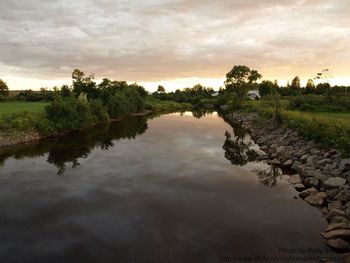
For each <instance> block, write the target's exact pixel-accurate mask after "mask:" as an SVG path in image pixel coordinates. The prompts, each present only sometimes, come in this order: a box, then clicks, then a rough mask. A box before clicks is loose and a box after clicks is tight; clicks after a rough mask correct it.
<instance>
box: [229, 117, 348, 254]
mask: <svg viewBox="0 0 350 263" xmlns="http://www.w3.org/2000/svg"><path fill="white" fill-rule="evenodd" d="M226 118H227V120H228V121H229V122H231V123H238V124H240V125H242V126H243V128H245V129H246V130H247V131H248V132H249V133H250V134H251V136H252V138H253V140H254V141H255V142H256V143H257V144H258V145H259V146H260V148H261V150H262V151H264V152H265V153H266V154H267V155H268V157H269V158H268V163H269V164H271V165H276V166H280V167H282V168H285V169H289V170H291V171H292V175H291V176H290V182H291V183H292V184H294V186H295V188H296V189H297V190H298V191H299V192H300V194H299V197H300V198H302V199H304V200H305V201H306V202H308V203H309V204H310V205H313V206H316V207H318V208H319V209H320V210H321V211H322V213H323V214H324V216H325V217H326V218H327V221H328V227H327V229H326V230H325V232H324V233H322V234H321V235H322V236H323V237H324V238H325V242H326V244H327V245H328V246H330V247H331V248H333V249H335V250H337V251H339V252H342V253H346V252H350V243H349V241H350V220H349V219H350V158H349V159H345V158H343V157H342V154H341V153H340V151H338V150H337V149H326V148H323V147H322V146H321V145H319V144H316V143H314V142H313V141H307V140H304V139H303V138H302V137H301V136H299V135H298V134H297V132H296V131H294V130H291V129H289V128H288V127H287V126H285V125H281V126H278V127H277V126H276V125H275V123H274V122H273V121H271V120H265V119H264V120H262V119H261V118H260V117H259V116H258V114H256V113H233V114H230V115H228V116H226Z"/></svg>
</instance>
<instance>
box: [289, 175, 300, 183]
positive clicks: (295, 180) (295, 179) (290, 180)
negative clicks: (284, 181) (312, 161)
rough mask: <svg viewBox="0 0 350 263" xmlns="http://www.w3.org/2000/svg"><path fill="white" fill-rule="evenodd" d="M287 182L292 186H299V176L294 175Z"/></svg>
mask: <svg viewBox="0 0 350 263" xmlns="http://www.w3.org/2000/svg"><path fill="white" fill-rule="evenodd" d="M289 182H291V183H292V184H301V179H300V176H299V174H294V175H291V176H290V177H289Z"/></svg>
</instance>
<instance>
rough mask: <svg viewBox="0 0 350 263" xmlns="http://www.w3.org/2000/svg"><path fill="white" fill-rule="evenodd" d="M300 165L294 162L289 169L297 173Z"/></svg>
mask: <svg viewBox="0 0 350 263" xmlns="http://www.w3.org/2000/svg"><path fill="white" fill-rule="evenodd" d="M300 165H301V163H300V162H298V161H294V163H293V165H292V167H291V168H292V169H293V170H295V171H297V170H298V168H299V166H300Z"/></svg>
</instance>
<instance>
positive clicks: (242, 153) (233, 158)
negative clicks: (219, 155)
mask: <svg viewBox="0 0 350 263" xmlns="http://www.w3.org/2000/svg"><path fill="white" fill-rule="evenodd" d="M233 131H234V132H233V134H232V133H230V132H228V131H226V132H225V136H226V140H225V143H224V145H223V148H224V150H225V157H226V158H227V159H228V160H230V162H231V163H232V164H233V165H240V166H243V165H246V164H247V163H248V162H253V161H255V160H257V158H258V156H259V154H258V152H257V151H256V149H255V147H254V146H255V145H254V143H253V141H252V140H251V139H250V138H249V136H248V134H247V132H246V131H245V130H244V129H243V128H242V127H241V126H238V125H235V126H233Z"/></svg>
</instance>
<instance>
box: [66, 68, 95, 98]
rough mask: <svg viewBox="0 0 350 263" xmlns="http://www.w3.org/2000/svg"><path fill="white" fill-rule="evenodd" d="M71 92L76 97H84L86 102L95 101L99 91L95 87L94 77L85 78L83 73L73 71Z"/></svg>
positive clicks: (77, 70)
mask: <svg viewBox="0 0 350 263" xmlns="http://www.w3.org/2000/svg"><path fill="white" fill-rule="evenodd" d="M72 78H73V92H74V93H75V94H76V95H77V96H80V95H85V96H86V98H87V99H88V100H91V99H96V98H98V96H99V90H98V89H97V87H96V83H95V82H94V81H93V80H94V78H95V77H94V75H89V76H86V75H85V73H84V72H82V71H80V70H79V69H75V70H74V71H73V73H72Z"/></svg>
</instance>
